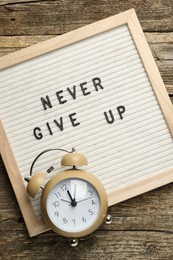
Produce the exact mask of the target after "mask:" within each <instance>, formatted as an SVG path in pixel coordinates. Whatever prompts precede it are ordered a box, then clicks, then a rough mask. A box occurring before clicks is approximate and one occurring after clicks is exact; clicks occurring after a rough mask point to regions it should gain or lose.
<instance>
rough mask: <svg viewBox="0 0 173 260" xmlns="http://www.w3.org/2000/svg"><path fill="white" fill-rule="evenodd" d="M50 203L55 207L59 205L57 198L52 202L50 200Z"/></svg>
mask: <svg viewBox="0 0 173 260" xmlns="http://www.w3.org/2000/svg"><path fill="white" fill-rule="evenodd" d="M52 205H53V206H54V207H55V208H57V207H59V205H60V204H59V202H58V201H57V200H55V201H54V202H52Z"/></svg>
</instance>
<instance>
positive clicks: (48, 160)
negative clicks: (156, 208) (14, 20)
mask: <svg viewBox="0 0 173 260" xmlns="http://www.w3.org/2000/svg"><path fill="white" fill-rule="evenodd" d="M0 97H1V102H0V118H1V126H0V151H1V155H2V158H3V161H4V164H5V166H6V169H7V171H8V174H9V178H10V180H11V183H12V186H13V188H14V192H15V194H16V197H17V200H18V203H19V205H20V208H21V211H22V214H23V216H24V219H25V222H26V225H27V228H28V231H29V233H30V235H31V236H34V235H36V234H39V233H41V232H43V231H45V230H46V229H47V227H46V225H45V223H44V222H43V220H42V219H41V213H40V208H39V198H40V193H39V194H38V195H37V196H36V198H35V199H33V200H30V199H29V197H28V195H27V193H26V187H25V186H26V183H25V181H24V177H26V176H28V175H29V170H30V166H31V164H32V162H33V160H34V158H35V157H36V156H37V155H38V154H39V153H40V152H42V151H44V150H46V149H51V148H62V149H67V150H71V148H72V147H75V148H76V149H77V151H78V152H82V153H84V154H85V155H86V157H87V158H88V162H89V164H88V166H86V167H84V169H86V170H88V171H90V172H92V173H93V174H95V175H96V176H97V177H98V178H99V179H100V180H101V181H102V183H103V184H104V186H105V188H106V191H107V193H108V198H109V205H113V204H115V203H118V202H120V201H123V200H125V199H128V198H131V197H133V196H136V195H138V194H141V193H144V192H146V191H149V190H151V189H154V188H157V187H159V186H161V185H165V184H167V183H169V182H171V181H173V142H172V134H173V109H172V104H171V102H170V100H169V97H168V95H167V92H166V90H165V87H164V85H163V82H162V79H161V77H160V74H159V72H158V69H157V67H156V64H155V62H154V59H153V57H152V54H151V51H150V49H149V47H148V44H147V42H146V40H145V37H144V34H143V32H142V30H141V27H140V25H139V22H138V20H137V17H136V15H135V11H134V10H129V11H126V12H124V13H121V14H118V15H115V16H113V17H110V18H107V19H105V20H102V21H99V22H96V23H94V24H91V25H88V26H85V27H83V28H80V29H78V30H75V31H72V32H69V33H67V34H64V35H62V36H59V37H56V38H53V39H51V40H48V41H45V42H42V43H39V44H36V45H34V46H31V47H29V48H26V49H24V50H21V51H18V52H15V53H12V54H10V55H7V56H4V57H2V58H0ZM63 155H64V153H63V152H57V151H52V152H50V154H49V156H47V155H46V154H45V155H43V157H42V158H40V160H38V162H37V164H36V165H35V168H34V171H35V172H37V171H43V172H46V171H47V169H48V168H49V167H50V166H52V165H53V167H54V170H53V171H52V172H51V173H50V174H49V176H48V177H49V178H50V177H51V176H53V175H54V174H56V173H57V172H58V171H62V169H63V168H62V167H60V160H61V158H62V156H63Z"/></svg>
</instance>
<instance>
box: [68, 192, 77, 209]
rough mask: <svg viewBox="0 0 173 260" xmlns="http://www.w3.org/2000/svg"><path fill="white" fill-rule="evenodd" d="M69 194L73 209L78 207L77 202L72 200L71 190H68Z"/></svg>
mask: <svg viewBox="0 0 173 260" xmlns="http://www.w3.org/2000/svg"><path fill="white" fill-rule="evenodd" d="M67 193H68V195H69V197H70V199H71V206H72V207H76V205H77V202H76V200H75V199H73V198H72V196H71V193H70V191H69V190H67Z"/></svg>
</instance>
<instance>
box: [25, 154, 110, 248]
mask: <svg viewBox="0 0 173 260" xmlns="http://www.w3.org/2000/svg"><path fill="white" fill-rule="evenodd" d="M51 150H52V149H51ZM54 150H55V149H54ZM58 150H59V149H58ZM60 150H61V149H60ZM47 151H50V150H46V151H43V152H42V153H41V154H40V155H42V154H43V153H44V152H47ZM40 155H38V156H37V157H36V159H35V160H34V162H33V164H34V163H35V161H36V160H37V159H38V157H39V156H40ZM33 164H32V166H31V170H30V175H32V168H33ZM61 165H62V166H72V168H71V169H67V170H64V171H63V172H58V173H57V174H56V175H55V176H53V177H52V178H51V179H50V180H49V181H48V182H47V183H46V185H45V186H42V185H43V182H44V181H45V178H46V176H47V174H46V173H42V172H39V173H36V174H34V175H33V176H32V177H31V178H25V180H26V181H27V182H28V185H27V193H28V195H29V196H31V197H35V195H36V193H37V192H38V190H39V189H40V187H41V188H42V193H41V199H40V207H41V213H42V217H43V219H44V221H45V222H46V223H47V225H48V226H49V227H50V228H51V229H52V230H53V231H54V232H56V233H57V234H59V235H61V236H64V237H66V238H69V239H70V240H71V245H72V246H75V245H77V239H78V238H81V237H84V236H87V235H89V234H91V233H92V232H94V231H95V230H96V229H97V228H98V227H99V226H100V225H101V224H102V223H103V221H104V220H105V219H106V221H107V223H109V222H110V216H107V209H108V198H107V193H106V191H105V188H104V186H103V184H102V183H101V181H100V180H99V179H98V178H97V177H96V176H94V175H93V174H92V173H90V172H88V171H83V170H81V169H78V168H77V167H81V166H83V165H87V159H86V157H85V155H83V154H81V153H77V152H74V149H73V150H72V152H68V153H67V154H65V155H64V156H63V158H62V160H61ZM106 217H107V218H106Z"/></svg>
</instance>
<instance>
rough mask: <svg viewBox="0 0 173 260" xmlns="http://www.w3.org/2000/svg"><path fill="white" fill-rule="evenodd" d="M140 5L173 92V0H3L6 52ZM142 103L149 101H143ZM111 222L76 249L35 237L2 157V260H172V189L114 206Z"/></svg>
mask: <svg viewBox="0 0 173 260" xmlns="http://www.w3.org/2000/svg"><path fill="white" fill-rule="evenodd" d="M129 8H135V9H136V11H137V15H138V17H139V20H140V23H141V25H142V28H143V29H144V31H145V35H146V37H147V40H148V42H149V44H150V47H151V49H152V53H153V54H154V57H155V59H156V61H157V64H158V67H159V70H160V72H161V75H162V77H163V80H164V82H165V84H166V86H167V90H168V92H169V94H170V96H171V99H172V95H173V76H172V75H173V57H172V55H173V16H172V13H173V4H172V1H170V0H160V1H158V0H153V1H148V0H136V1H134V0H129V1H125V0H123V1H113V0H108V1H106V0H102V1H101V0H98V1H91V0H86V1H83V0H79V1H70V0H63V1H51V0H50V1H37V0H32V1H31V0H30V1H27V0H25V1H24V0H23V1H20V0H17V1H14V0H13V1H12V0H1V2H0V55H1V56H2V55H5V54H7V53H10V52H13V51H15V50H17V49H21V48H24V47H27V46H30V45H32V44H34V43H37V42H40V41H43V40H46V39H49V38H51V37H52V36H56V35H58V34H61V33H65V32H67V31H70V30H72V29H76V28H79V27H81V26H83V25H86V24H89V23H92V22H94V21H97V20H100V19H102V18H106V17H108V16H110V15H113V14H116V13H119V12H121V11H124V10H127V9H129ZM141 99H142V97H141ZM109 212H110V213H111V214H112V217H113V222H112V224H111V225H109V226H106V225H105V224H104V225H103V226H102V227H101V228H100V229H99V230H98V231H96V232H95V233H94V234H93V235H92V236H91V238H90V239H85V240H84V241H81V243H80V244H79V246H78V247H77V248H70V247H69V246H68V242H67V241H66V240H64V239H63V238H60V237H58V236H56V235H54V234H53V233H52V232H48V233H45V234H42V235H40V236H38V237H34V238H31V239H30V238H29V236H28V233H27V230H26V226H25V224H24V222H23V218H22V215H21V212H20V209H19V207H18V204H17V201H16V199H15V196H14V193H13V190H12V187H11V184H10V181H9V179H8V175H7V173H6V170H5V168H4V165H3V162H2V160H1V159H0V259H32V258H34V259H57V258H58V259H101V260H103V259H107V260H109V259H110V260H114V259H115V260H118V259H124V260H126V259H130V260H131V259H132V260H133V259H140V260H143V259H144V260H147V259H159V260H172V259H173V252H172V244H173V184H169V185H166V186H164V187H162V188H159V189H157V190H154V191H151V192H148V193H146V194H143V195H141V196H138V197H136V198H133V199H130V200H128V201H125V202H123V203H120V204H118V205H115V206H112V207H111V208H110V209H109Z"/></svg>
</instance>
